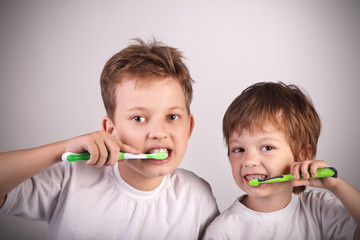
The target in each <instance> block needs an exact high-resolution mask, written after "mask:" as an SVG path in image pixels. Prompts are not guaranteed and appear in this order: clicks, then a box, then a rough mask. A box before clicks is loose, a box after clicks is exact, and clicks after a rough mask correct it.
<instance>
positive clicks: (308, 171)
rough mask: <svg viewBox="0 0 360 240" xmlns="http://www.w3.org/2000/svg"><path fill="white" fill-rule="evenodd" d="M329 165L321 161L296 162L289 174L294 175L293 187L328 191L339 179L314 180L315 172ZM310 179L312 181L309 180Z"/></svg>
mask: <svg viewBox="0 0 360 240" xmlns="http://www.w3.org/2000/svg"><path fill="white" fill-rule="evenodd" d="M328 167H329V165H328V163H327V162H325V161H321V160H306V161H301V162H296V163H294V164H293V165H292V166H291V169H290V172H291V174H293V175H294V180H293V181H292V183H293V185H294V186H295V187H296V186H311V187H317V188H326V189H330V188H332V187H334V186H335V185H336V184H338V182H339V179H340V178H337V177H324V178H315V177H316V176H317V175H316V174H317V170H318V169H321V168H328ZM300 174H302V175H303V177H304V178H303V179H299V178H300ZM310 177H312V179H309V178H310Z"/></svg>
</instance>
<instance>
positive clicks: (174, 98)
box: [115, 78, 185, 107]
mask: <svg viewBox="0 0 360 240" xmlns="http://www.w3.org/2000/svg"><path fill="white" fill-rule="evenodd" d="M115 94H116V102H117V105H118V104H121V105H122V106H125V105H126V106H130V105H138V104H139V103H142V104H145V105H151V104H154V103H156V104H159V107H160V105H161V106H164V105H173V106H179V105H181V106H182V107H183V106H184V107H185V95H184V92H183V90H182V88H181V86H180V84H179V83H178V82H177V81H176V80H175V79H173V78H158V79H151V80H147V79H146V80H142V79H136V78H128V79H125V80H124V81H122V82H121V83H119V84H117V86H116V91H115Z"/></svg>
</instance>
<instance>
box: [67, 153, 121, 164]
mask: <svg viewBox="0 0 360 240" xmlns="http://www.w3.org/2000/svg"><path fill="white" fill-rule="evenodd" d="M124 156H125V153H124V152H120V153H119V160H122V159H125V158H124ZM61 158H62V160H63V161H67V162H76V161H87V160H89V159H90V153H88V152H87V153H80V154H77V153H72V152H66V153H64V154H63V155H62V157H61Z"/></svg>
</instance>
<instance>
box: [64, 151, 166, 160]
mask: <svg viewBox="0 0 360 240" xmlns="http://www.w3.org/2000/svg"><path fill="white" fill-rule="evenodd" d="M168 156H169V154H168V153H166V152H155V153H151V154H132V153H124V152H120V153H119V160H123V159H156V160H163V159H166V158H167V157H168ZM61 159H62V160H63V161H66V162H76V161H81V160H84V161H86V160H89V159H90V153H81V154H77V153H72V152H66V153H64V154H63V155H62V156H61Z"/></svg>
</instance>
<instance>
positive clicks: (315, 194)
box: [204, 82, 360, 239]
mask: <svg viewBox="0 0 360 240" xmlns="http://www.w3.org/2000/svg"><path fill="white" fill-rule="evenodd" d="M320 128H321V124H320V119H319V116H318V114H317V112H316V110H315V108H314V106H313V104H312V102H311V100H310V98H309V97H307V96H306V95H305V94H304V93H303V92H302V91H301V90H300V89H299V88H298V87H297V86H294V85H286V84H284V83H281V82H279V83H271V82H269V83H257V84H254V85H252V86H250V87H248V88H247V89H246V90H244V91H243V92H242V93H241V94H240V95H239V96H238V97H237V98H236V99H235V100H234V101H233V102H232V103H231V104H230V106H229V108H228V109H227V111H226V113H225V115H224V118H223V135H224V139H225V140H226V144H227V147H228V156H229V159H230V163H231V168H232V174H233V178H234V180H235V182H236V184H237V185H238V186H239V187H240V188H241V189H242V190H243V191H244V192H245V193H246V194H245V195H243V196H241V197H239V198H238V199H236V201H235V202H234V203H233V204H232V206H230V207H229V208H228V209H226V210H225V211H224V212H222V213H221V214H220V215H219V216H218V217H217V218H216V219H215V220H214V221H213V222H212V223H211V224H210V226H209V227H208V228H207V230H206V233H205V237H204V238H205V239H245V238H250V239H359V230H358V228H359V223H360V192H359V190H357V189H356V188H354V187H353V186H352V185H351V184H349V183H348V182H346V181H345V180H344V179H341V178H340V177H337V178H333V177H328V178H322V179H309V177H310V174H311V176H313V177H315V176H316V170H317V169H318V168H324V167H328V166H329V165H328V163H326V162H325V161H319V160H313V159H314V158H315V155H316V150H317V141H318V138H319V135H320ZM289 173H291V174H293V175H294V178H295V180H294V181H289V182H281V183H264V184H260V185H259V186H257V187H252V186H250V185H249V181H250V180H251V179H253V178H258V179H267V178H272V177H276V176H280V175H283V174H289ZM300 173H302V174H303V175H304V177H305V179H303V180H299V176H300ZM305 186H312V187H318V188H325V189H327V190H329V191H330V192H331V193H330V192H329V191H318V190H311V191H308V192H304V190H305Z"/></svg>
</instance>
